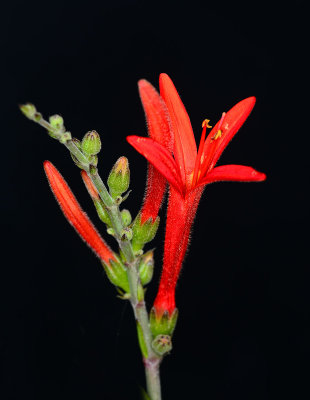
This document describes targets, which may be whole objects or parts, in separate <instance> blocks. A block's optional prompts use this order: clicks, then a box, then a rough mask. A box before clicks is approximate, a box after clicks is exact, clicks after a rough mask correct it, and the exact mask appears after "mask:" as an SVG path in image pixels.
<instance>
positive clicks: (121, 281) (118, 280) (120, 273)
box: [102, 256, 130, 293]
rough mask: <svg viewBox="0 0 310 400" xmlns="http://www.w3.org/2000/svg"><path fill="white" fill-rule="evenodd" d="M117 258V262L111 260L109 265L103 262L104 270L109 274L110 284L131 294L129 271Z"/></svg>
mask: <svg viewBox="0 0 310 400" xmlns="http://www.w3.org/2000/svg"><path fill="white" fill-rule="evenodd" d="M115 257H116V259H117V261H113V260H110V264H109V265H108V264H106V263H104V262H102V265H103V268H104V270H105V272H106V274H107V277H108V278H109V280H110V282H111V283H113V285H115V286H117V287H119V288H121V289H122V290H124V291H125V292H126V293H129V292H130V289H129V282H128V276H127V270H126V268H125V267H124V265H123V264H122V262H121V261H120V260H119V258H118V257H117V256H115Z"/></svg>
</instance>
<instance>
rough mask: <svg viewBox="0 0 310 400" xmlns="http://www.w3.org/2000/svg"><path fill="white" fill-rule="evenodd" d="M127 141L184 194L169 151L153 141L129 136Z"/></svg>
mask: <svg viewBox="0 0 310 400" xmlns="http://www.w3.org/2000/svg"><path fill="white" fill-rule="evenodd" d="M127 141H128V143H130V144H131V145H132V146H133V147H134V148H135V149H136V150H137V151H138V152H139V153H140V154H142V155H143V156H144V157H145V158H146V159H147V160H148V161H149V162H150V163H151V164H153V165H154V167H155V168H156V169H158V171H159V172H160V173H161V174H162V175H163V176H164V177H165V178H166V179H167V181H168V182H169V183H171V185H172V186H174V187H175V188H176V189H177V190H178V191H179V192H180V193H183V192H184V188H183V184H182V182H181V179H180V175H179V172H178V168H177V165H176V162H175V161H174V159H173V157H172V156H171V154H170V153H169V151H168V150H167V149H166V148H165V147H164V146H162V145H161V144H159V143H157V142H155V140H153V139H149V138H144V137H140V136H127Z"/></svg>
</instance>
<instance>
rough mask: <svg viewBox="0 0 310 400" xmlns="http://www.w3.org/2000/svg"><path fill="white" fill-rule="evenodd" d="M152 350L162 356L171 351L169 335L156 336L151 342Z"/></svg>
mask: <svg viewBox="0 0 310 400" xmlns="http://www.w3.org/2000/svg"><path fill="white" fill-rule="evenodd" d="M152 348H153V350H154V351H155V352H156V353H157V354H159V355H160V356H163V355H164V354H166V353H168V352H169V351H171V350H172V342H171V336H169V335H158V336H156V338H155V339H154V340H153V342H152Z"/></svg>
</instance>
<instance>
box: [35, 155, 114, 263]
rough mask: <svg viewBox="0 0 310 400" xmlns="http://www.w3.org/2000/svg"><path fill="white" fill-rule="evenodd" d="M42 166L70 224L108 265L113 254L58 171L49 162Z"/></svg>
mask: <svg viewBox="0 0 310 400" xmlns="http://www.w3.org/2000/svg"><path fill="white" fill-rule="evenodd" d="M43 165H44V170H45V173H46V176H47V179H48V181H49V184H50V186H51V189H52V192H53V193H54V195H55V197H56V200H57V201H58V203H59V206H60V208H61V210H62V212H63V213H64V215H65V217H66V218H67V220H68V221H69V222H70V224H71V225H72V226H73V227H74V229H75V230H76V231H77V233H78V234H79V235H80V236H81V238H82V239H84V240H85V242H86V243H87V244H88V245H89V246H90V248H91V249H92V250H93V251H94V252H95V254H96V255H97V256H98V257H99V258H100V259H101V260H103V261H104V262H105V263H106V264H109V260H111V259H112V260H115V257H114V255H113V252H112V251H111V249H110V248H109V247H108V245H107V244H106V243H105V241H104V240H103V239H102V237H101V236H100V235H99V233H98V232H97V230H96V228H95V227H94V225H93V224H92V223H91V222H90V220H89V219H88V217H87V215H86V214H85V213H84V211H83V210H82V209H81V206H80V205H79V203H78V202H77V200H76V198H75V197H74V194H73V193H72V192H71V190H70V188H69V186H68V185H67V183H66V181H65V180H64V178H63V177H62V176H61V174H60V173H59V171H58V170H57V169H56V168H55V167H54V165H53V164H52V163H51V162H49V161H45V162H44V164H43Z"/></svg>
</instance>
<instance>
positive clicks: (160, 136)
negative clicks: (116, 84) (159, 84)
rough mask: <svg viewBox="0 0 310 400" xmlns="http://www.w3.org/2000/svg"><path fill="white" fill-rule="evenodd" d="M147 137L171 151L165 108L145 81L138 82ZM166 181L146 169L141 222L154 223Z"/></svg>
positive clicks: (150, 167) (159, 175)
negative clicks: (145, 186)
mask: <svg viewBox="0 0 310 400" xmlns="http://www.w3.org/2000/svg"><path fill="white" fill-rule="evenodd" d="M138 88H139V94H140V98H141V102H142V105H143V108H144V112H145V116H146V121H147V126H148V132H149V136H150V137H151V138H152V139H154V140H155V141H156V142H158V143H160V144H162V145H163V146H165V148H166V149H169V150H170V151H172V135H171V127H170V121H169V116H168V111H167V107H166V105H165V103H164V101H163V100H162V98H161V97H160V95H159V93H158V92H157V91H156V89H155V88H154V87H153V86H152V85H151V84H150V83H149V82H147V81H146V80H144V79H141V80H140V81H139V82H138ZM166 186H167V181H166V179H165V178H164V177H163V176H162V174H161V173H160V172H158V170H157V169H156V168H155V167H154V166H153V165H152V164H149V167H148V177H147V188H146V194H145V197H144V202H143V206H142V210H141V222H142V223H144V222H145V221H146V220H148V219H149V218H152V220H153V221H155V219H156V217H157V215H158V211H159V209H160V207H161V203H162V200H163V197H164V194H165V191H166Z"/></svg>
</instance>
